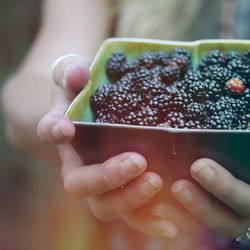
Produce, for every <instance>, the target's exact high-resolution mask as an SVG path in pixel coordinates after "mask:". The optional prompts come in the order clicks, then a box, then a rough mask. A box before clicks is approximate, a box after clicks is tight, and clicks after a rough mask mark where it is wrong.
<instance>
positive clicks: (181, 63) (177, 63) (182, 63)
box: [168, 56, 190, 77]
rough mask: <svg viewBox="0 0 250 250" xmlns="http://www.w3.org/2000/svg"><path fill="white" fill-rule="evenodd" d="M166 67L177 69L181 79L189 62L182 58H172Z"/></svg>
mask: <svg viewBox="0 0 250 250" xmlns="http://www.w3.org/2000/svg"><path fill="white" fill-rule="evenodd" d="M168 66H171V67H177V68H179V69H180V72H181V77H183V76H184V74H185V73H186V72H187V70H188V68H189V67H190V61H189V60H188V59H187V58H186V57H184V56H179V57H172V58H171V60H170V61H169V63H168Z"/></svg>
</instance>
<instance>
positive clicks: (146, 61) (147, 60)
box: [137, 52, 156, 68]
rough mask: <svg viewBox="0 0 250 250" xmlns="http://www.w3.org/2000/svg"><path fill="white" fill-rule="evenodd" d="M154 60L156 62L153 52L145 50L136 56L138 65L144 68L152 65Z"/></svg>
mask: <svg viewBox="0 0 250 250" xmlns="http://www.w3.org/2000/svg"><path fill="white" fill-rule="evenodd" d="M155 62H156V58H155V54H154V53H153V52H145V53H143V54H141V55H140V56H139V57H138V58H137V63H138V65H139V66H143V67H145V68H152V67H154V65H155Z"/></svg>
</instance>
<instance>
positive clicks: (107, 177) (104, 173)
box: [99, 165, 117, 189]
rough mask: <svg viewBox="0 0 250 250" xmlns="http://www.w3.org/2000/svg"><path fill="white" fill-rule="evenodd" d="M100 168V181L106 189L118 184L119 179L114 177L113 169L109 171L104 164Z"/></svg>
mask: <svg viewBox="0 0 250 250" xmlns="http://www.w3.org/2000/svg"><path fill="white" fill-rule="evenodd" d="M99 170H100V182H101V185H102V186H103V187H104V188H105V189H109V188H111V187H114V186H116V183H117V180H116V178H115V177H114V175H113V173H112V171H109V169H108V168H106V167H105V166H104V165H100V166H99Z"/></svg>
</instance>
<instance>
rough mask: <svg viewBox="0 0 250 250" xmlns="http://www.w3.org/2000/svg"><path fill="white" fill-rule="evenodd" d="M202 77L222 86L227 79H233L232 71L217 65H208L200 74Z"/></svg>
mask: <svg viewBox="0 0 250 250" xmlns="http://www.w3.org/2000/svg"><path fill="white" fill-rule="evenodd" d="M201 74H202V76H203V77H204V78H206V79H211V80H215V81H217V82H218V83H220V84H222V85H224V84H225V83H226V82H227V81H228V80H229V79H231V78H232V77H233V75H234V74H233V71H231V70H230V69H227V68H226V67H221V66H217V65H210V66H208V67H207V68H205V69H204V70H203V71H202V72H201Z"/></svg>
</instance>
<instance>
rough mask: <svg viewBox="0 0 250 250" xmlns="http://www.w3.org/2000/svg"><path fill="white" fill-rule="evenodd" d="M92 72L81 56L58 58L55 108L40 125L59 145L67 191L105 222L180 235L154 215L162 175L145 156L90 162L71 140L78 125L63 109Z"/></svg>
mask: <svg viewBox="0 0 250 250" xmlns="http://www.w3.org/2000/svg"><path fill="white" fill-rule="evenodd" d="M88 77H89V72H88V64H87V62H86V60H84V59H82V58H80V57H79V56H74V55H68V56H65V57H63V58H60V59H59V60H57V62H56V63H55V66H54V70H53V78H54V81H55V83H56V86H55V89H54V91H53V97H52V104H51V110H50V112H49V113H48V114H47V115H46V116H44V117H43V118H42V119H41V121H40V122H39V125H38V135H39V137H40V138H41V140H42V141H43V142H45V143H50V144H55V145H57V147H58V151H59V155H60V158H61V161H62V164H61V165H62V166H61V173H62V178H63V182H64V187H65V189H66V191H67V192H68V193H69V194H70V195H71V196H74V197H78V198H86V201H87V203H88V205H89V207H90V209H91V211H92V213H93V214H94V215H95V216H96V217H97V218H99V219H101V220H103V221H110V220H113V219H115V218H122V219H123V220H124V221H125V222H126V223H127V224H128V225H129V226H130V227H131V228H133V229H136V230H138V231H140V232H143V233H145V234H147V235H150V236H158V237H175V235H176V234H177V228H176V226H175V225H174V224H173V223H172V222H170V221H169V220H167V219H161V218H159V217H156V216H153V215H152V214H150V213H148V212H147V211H146V208H145V207H144V206H143V205H144V204H146V203H147V201H149V200H150V198H152V197H153V196H154V195H155V194H156V193H158V192H159V191H160V190H161V187H162V179H161V177H160V176H159V175H158V174H156V173H152V172H148V171H146V168H147V163H146V160H145V159H144V158H143V156H141V155H139V154H137V153H133V152H125V153H123V154H120V155H117V156H114V157H112V158H110V159H108V160H106V161H105V162H103V163H100V164H93V165H90V166H84V163H83V162H82V160H81V158H80V156H79V155H78V154H77V152H76V151H75V150H74V148H73V147H72V145H71V144H70V141H71V139H72V138H73V137H74V136H75V127H74V125H73V123H72V122H71V121H70V120H69V119H67V118H66V117H64V116H63V114H64V112H65V110H66V108H67V107H68V106H69V104H70V103H71V102H72V100H73V99H74V97H75V96H76V94H77V93H78V92H79V91H80V90H81V89H82V88H83V87H84V85H85V84H86V82H87V80H88ZM123 187H125V188H123Z"/></svg>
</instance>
